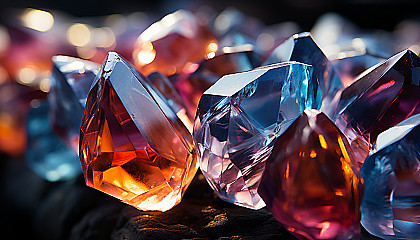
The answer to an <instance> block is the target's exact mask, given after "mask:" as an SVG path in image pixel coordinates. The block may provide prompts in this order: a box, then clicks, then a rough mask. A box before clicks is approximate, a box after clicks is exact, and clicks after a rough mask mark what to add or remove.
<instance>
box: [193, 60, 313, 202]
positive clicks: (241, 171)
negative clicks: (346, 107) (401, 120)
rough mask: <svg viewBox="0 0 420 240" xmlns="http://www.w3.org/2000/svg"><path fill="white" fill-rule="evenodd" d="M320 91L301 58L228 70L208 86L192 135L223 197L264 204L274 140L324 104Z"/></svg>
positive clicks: (205, 170)
mask: <svg viewBox="0 0 420 240" xmlns="http://www.w3.org/2000/svg"><path fill="white" fill-rule="evenodd" d="M319 92H320V90H319V87H318V82H317V80H316V77H315V76H314V75H313V69H312V67H311V66H309V65H306V64H301V63H296V62H289V63H281V64H275V65H270V66H267V67H262V68H257V69H255V70H251V71H247V72H241V73H236V74H230V75H225V76H223V77H222V78H221V79H219V80H218V81H217V82H216V83H215V84H214V85H213V86H211V87H210V88H209V89H208V90H207V91H206V92H204V94H203V96H202V98H201V100H200V103H199V106H198V110H197V117H196V121H195V125H194V134H193V136H194V140H195V144H196V148H197V150H198V155H199V162H200V168H201V171H202V172H203V174H204V176H205V177H206V179H207V181H208V182H209V184H210V186H211V187H212V188H213V189H214V190H215V191H216V193H217V194H218V195H219V197H220V198H221V199H223V200H225V201H228V202H231V203H234V204H237V205H240V206H244V207H248V208H253V209H259V208H261V207H263V206H264V202H263V201H262V199H261V197H260V196H259V195H258V193H257V188H258V185H259V182H260V178H261V174H262V171H263V170H264V166H265V161H266V159H267V157H268V155H269V154H270V152H271V149H272V142H273V140H274V139H275V136H276V134H278V133H281V132H282V131H284V129H286V128H287V126H288V125H289V124H290V123H291V122H292V121H293V119H295V118H296V117H297V116H299V115H300V114H301V113H302V112H303V111H304V110H305V109H308V108H318V107H319V106H320V104H321V96H320V93H319Z"/></svg>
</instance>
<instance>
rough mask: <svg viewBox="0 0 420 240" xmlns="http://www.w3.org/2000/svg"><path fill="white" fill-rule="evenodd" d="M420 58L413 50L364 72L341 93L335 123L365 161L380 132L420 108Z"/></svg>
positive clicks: (418, 110)
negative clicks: (419, 95)
mask: <svg viewBox="0 0 420 240" xmlns="http://www.w3.org/2000/svg"><path fill="white" fill-rule="evenodd" d="M419 67H420V58H419V57H418V56H417V55H416V54H414V53H413V52H412V51H410V50H406V51H403V52H400V53H398V54H396V55H395V56H393V57H391V58H389V59H388V60H386V61H384V62H382V63H381V64H378V65H376V66H375V67H372V68H370V69H368V70H366V71H365V72H363V73H362V74H361V75H360V76H359V77H358V79H356V80H355V82H353V83H352V84H351V85H349V86H348V87H347V88H346V89H344V91H343V92H342V94H341V98H340V101H339V103H338V108H337V109H338V112H337V116H336V120H335V123H336V124H337V126H338V127H339V128H340V129H341V130H342V131H343V133H344V134H345V135H346V136H347V137H348V138H349V139H350V140H351V145H352V146H353V147H354V148H355V149H356V154H357V155H358V157H357V158H358V161H359V162H363V161H364V159H365V157H366V156H367V153H368V151H369V149H370V144H371V143H373V142H374V141H375V140H376V137H377V136H378V134H379V133H381V132H383V131H385V130H386V129H388V128H390V127H393V126H395V125H397V124H398V123H399V122H401V121H403V120H404V119H406V118H408V117H410V116H412V115H414V114H417V113H419V112H420V106H419V103H420V98H419V97H418V94H419V93H420V87H419V82H420V68H419Z"/></svg>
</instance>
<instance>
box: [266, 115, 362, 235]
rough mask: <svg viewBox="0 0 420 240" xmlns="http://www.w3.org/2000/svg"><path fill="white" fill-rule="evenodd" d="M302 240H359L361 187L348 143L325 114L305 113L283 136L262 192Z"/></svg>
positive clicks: (276, 214) (278, 216)
mask: <svg viewBox="0 0 420 240" xmlns="http://www.w3.org/2000/svg"><path fill="white" fill-rule="evenodd" d="M258 193H259V194H260V195H261V197H262V198H263V200H264V201H265V203H266V204H267V208H268V209H269V210H270V212H271V213H272V214H273V216H274V217H275V218H276V219H277V220H278V221H279V222H280V223H282V224H283V226H284V227H285V228H286V229H287V230H288V231H290V232H291V233H292V234H293V235H295V236H296V237H297V238H299V239H358V238H357V237H360V223H359V221H360V209H359V208H360V201H361V197H362V193H363V185H362V180H361V177H360V174H359V172H358V167H357V164H356V162H355V160H354V157H353V153H352V150H351V148H350V145H349V144H348V142H347V139H346V137H345V136H344V135H343V134H342V133H341V131H340V130H339V129H338V128H337V127H336V126H335V125H334V122H332V121H331V120H330V119H329V118H328V117H327V116H326V115H325V114H324V113H322V112H319V111H317V110H305V112H304V113H302V115H300V117H299V118H297V119H296V120H295V121H294V122H293V124H291V125H290V127H289V128H288V129H287V130H286V131H285V132H284V133H283V134H282V135H280V136H279V137H278V138H277V139H276V141H275V144H274V147H273V150H272V153H271V155H270V157H269V158H268V160H267V163H266V167H265V171H264V173H263V175H262V179H261V183H260V186H259V188H258Z"/></svg>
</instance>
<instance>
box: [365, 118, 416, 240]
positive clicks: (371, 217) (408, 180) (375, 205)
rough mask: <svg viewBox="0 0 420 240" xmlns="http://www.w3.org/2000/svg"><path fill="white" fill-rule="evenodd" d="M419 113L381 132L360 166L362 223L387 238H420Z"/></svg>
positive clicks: (367, 228) (377, 234)
mask: <svg viewBox="0 0 420 240" xmlns="http://www.w3.org/2000/svg"><path fill="white" fill-rule="evenodd" d="M419 125H420V115H415V116H412V117H410V118H408V119H406V120H405V121H403V122H401V123H399V124H398V125H396V126H395V127H393V128H390V129H388V130H387V131H385V132H383V133H381V134H380V135H379V136H378V139H377V141H376V143H375V146H374V148H373V149H372V151H371V153H370V155H369V156H368V157H367V158H366V161H365V163H364V164H363V166H362V168H361V174H362V177H363V179H364V181H365V187H366V192H365V194H364V196H363V201H362V206H361V210H362V221H361V223H362V225H363V226H364V227H365V229H366V230H367V231H368V232H370V233H371V234H373V235H376V236H378V237H381V238H384V239H419V238H420V218H419V216H420V170H419V169H420V154H419V149H420V126H419Z"/></svg>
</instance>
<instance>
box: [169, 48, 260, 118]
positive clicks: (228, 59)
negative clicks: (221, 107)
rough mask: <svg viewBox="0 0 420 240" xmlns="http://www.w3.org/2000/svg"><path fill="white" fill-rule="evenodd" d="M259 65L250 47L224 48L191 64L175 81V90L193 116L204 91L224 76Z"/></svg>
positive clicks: (257, 56)
mask: <svg viewBox="0 0 420 240" xmlns="http://www.w3.org/2000/svg"><path fill="white" fill-rule="evenodd" d="M260 65H261V57H260V56H259V55H258V54H257V53H255V52H254V51H253V50H252V46H251V48H250V45H241V46H236V47H225V48H223V49H222V50H221V51H219V52H217V53H215V56H211V57H209V58H208V59H206V60H203V61H201V62H200V63H196V64H191V65H190V66H189V67H188V68H185V69H184V71H183V72H182V73H181V74H179V75H178V76H177V78H176V80H175V84H174V85H175V88H176V89H177V90H178V92H179V93H180V95H181V97H182V98H183V100H184V102H185V103H186V105H187V110H188V112H190V115H193V116H195V112H196V111H197V107H198V102H199V101H200V98H201V96H202V95H203V93H204V91H206V90H207V89H208V88H209V87H211V86H212V85H213V84H214V83H215V82H216V81H217V80H218V79H219V78H221V77H222V76H224V75H226V74H231V73H237V72H243V71H248V70H251V69H254V68H255V67H259V66H260Z"/></svg>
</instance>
